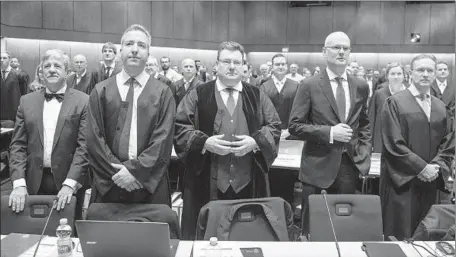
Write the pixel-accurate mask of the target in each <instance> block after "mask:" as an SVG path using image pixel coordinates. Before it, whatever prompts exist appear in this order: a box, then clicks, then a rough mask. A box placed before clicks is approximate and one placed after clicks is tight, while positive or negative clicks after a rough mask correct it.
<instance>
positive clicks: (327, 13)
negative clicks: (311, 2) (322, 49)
mask: <svg viewBox="0 0 456 257" xmlns="http://www.w3.org/2000/svg"><path fill="white" fill-rule="evenodd" d="M306 8H310V33H309V37H310V38H309V44H319V45H322V46H323V45H324V43H325V38H326V37H327V36H328V35H329V34H330V33H331V32H333V28H332V22H328V18H329V17H332V11H333V9H332V8H330V7H326V6H315V7H306Z"/></svg>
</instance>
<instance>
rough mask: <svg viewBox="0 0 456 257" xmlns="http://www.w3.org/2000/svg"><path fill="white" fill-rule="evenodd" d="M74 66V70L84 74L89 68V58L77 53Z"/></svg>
mask: <svg viewBox="0 0 456 257" xmlns="http://www.w3.org/2000/svg"><path fill="white" fill-rule="evenodd" d="M73 66H74V70H75V71H76V72H77V73H78V74H79V75H82V73H84V71H85V70H86V69H87V59H86V57H85V56H84V55H82V54H77V55H75V56H74V57H73Z"/></svg>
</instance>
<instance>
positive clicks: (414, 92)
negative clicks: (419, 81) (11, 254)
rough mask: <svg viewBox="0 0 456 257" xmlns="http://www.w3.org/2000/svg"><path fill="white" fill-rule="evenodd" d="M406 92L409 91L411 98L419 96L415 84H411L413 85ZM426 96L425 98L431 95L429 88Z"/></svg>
mask: <svg viewBox="0 0 456 257" xmlns="http://www.w3.org/2000/svg"><path fill="white" fill-rule="evenodd" d="M408 90H410V93H412V95H413V96H418V95H420V94H421V93H420V91H418V89H417V88H416V86H415V84H413V83H412V84H411V85H410V86H409V87H408ZM426 95H427V96H430V95H431V89H430V88H429V89H428V90H427V92H426Z"/></svg>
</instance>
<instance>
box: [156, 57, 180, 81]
mask: <svg viewBox="0 0 456 257" xmlns="http://www.w3.org/2000/svg"><path fill="white" fill-rule="evenodd" d="M160 64H161V67H162V71H160V74H161V75H163V76H165V77H166V78H167V79H169V80H171V82H173V83H174V82H176V81H178V80H180V79H181V78H182V75H180V74H179V73H177V72H176V71H175V70H173V69H170V66H171V59H170V58H169V57H167V56H163V57H162V58H160Z"/></svg>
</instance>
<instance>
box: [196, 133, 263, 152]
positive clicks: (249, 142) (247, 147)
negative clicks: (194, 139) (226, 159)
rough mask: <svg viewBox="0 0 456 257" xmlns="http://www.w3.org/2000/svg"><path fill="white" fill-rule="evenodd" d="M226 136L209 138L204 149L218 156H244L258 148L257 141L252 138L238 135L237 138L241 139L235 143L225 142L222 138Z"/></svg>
mask: <svg viewBox="0 0 456 257" xmlns="http://www.w3.org/2000/svg"><path fill="white" fill-rule="evenodd" d="M224 136H225V135H216V136H211V137H209V138H208V139H207V140H206V143H205V144H204V149H206V150H207V151H209V152H211V153H215V154H217V155H227V154H230V153H233V154H234V155H235V156H244V155H246V154H247V153H250V152H251V151H253V150H255V149H257V148H258V145H257V143H256V141H255V139H253V138H252V137H250V136H246V135H236V136H235V137H236V138H237V139H239V141H234V142H230V141H226V140H223V139H222V138H223V137H224Z"/></svg>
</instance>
